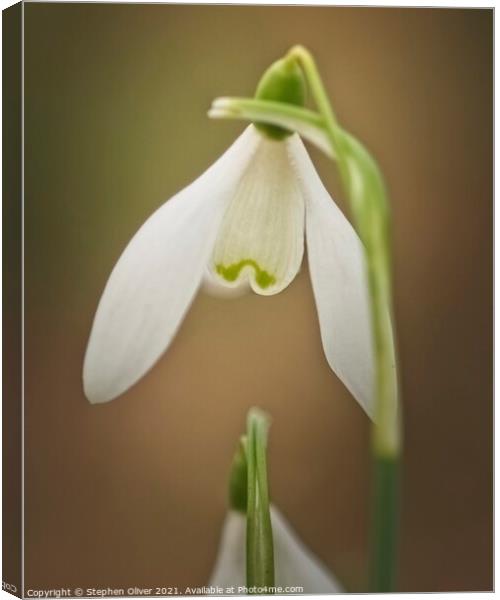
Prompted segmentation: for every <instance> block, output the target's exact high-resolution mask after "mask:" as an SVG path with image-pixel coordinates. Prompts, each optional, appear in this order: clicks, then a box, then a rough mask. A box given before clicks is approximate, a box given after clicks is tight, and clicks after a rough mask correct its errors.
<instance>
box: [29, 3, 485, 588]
mask: <svg viewBox="0 0 500 600" xmlns="http://www.w3.org/2000/svg"><path fill="white" fill-rule="evenodd" d="M492 15H493V13H492V11H487V10H445V9H435V10H432V9H415V10H413V9H412V10H410V9H392V8H391V9H367V8H352V9H351V8H328V7H324V8H318V7H252V6H166V5H163V6H162V5H149V6H148V5H105V4H57V3H56V4H38V3H34V4H30V3H28V4H26V5H25V40H26V47H25V92H26V98H25V131H26V146H25V160H26V173H25V175H26V180H25V192H26V198H25V235H26V249H25V268H26V271H25V273H26V288H25V300H26V315H25V328H26V329H25V330H26V365H25V366H26V457H25V458H26V504H25V509H26V562H25V566H26V586H27V587H28V588H30V587H31V588H59V587H64V586H68V587H76V586H79V587H82V588H85V587H87V586H95V587H100V586H102V587H108V586H110V587H119V588H122V587H128V586H139V587H144V586H147V587H151V586H156V585H158V586H179V587H181V588H182V587H184V586H187V585H190V586H193V585H203V584H205V583H206V582H207V579H208V576H209V573H210V571H211V568H212V566H213V561H214V557H215V551H216V548H217V545H218V537H219V530H220V525H221V523H222V520H223V517H224V514H225V510H226V481H227V475H228V468H229V465H230V461H231V458H232V454H233V450H234V448H235V444H236V442H237V439H238V436H239V435H240V433H241V432H242V430H243V428H244V421H245V415H246V412H247V409H248V408H249V407H250V406H252V405H259V406H261V407H262V408H264V409H266V410H267V411H269V413H270V414H271V415H272V417H273V419H274V422H273V426H272V431H271V441H270V449H269V453H270V458H269V460H270V478H271V491H272V496H273V499H274V501H275V503H276V504H277V505H279V507H280V509H281V510H282V511H283V512H284V513H285V514H286V516H287V517H288V519H289V520H290V521H291V522H292V524H293V526H294V527H295V528H296V530H297V531H298V532H299V534H300V535H301V537H302V538H303V540H304V541H305V542H306V543H307V544H308V545H309V546H310V548H311V549H312V550H313V551H314V552H315V553H316V554H317V555H318V556H319V557H320V558H321V559H322V560H323V561H324V562H325V563H326V564H327V565H328V566H329V567H330V568H331V569H332V570H334V571H335V573H336V574H337V576H338V577H339V578H340V579H341V581H342V582H343V583H344V585H345V586H346V588H347V589H348V590H352V591H354V590H364V589H366V576H365V572H366V567H367V542H368V529H369V500H370V479H369V478H370V464H369V459H368V449H369V426H368V423H367V419H366V417H365V416H364V414H363V413H362V411H361V410H360V408H359V407H358V406H357V405H356V403H355V402H354V401H353V399H352V398H351V397H350V396H349V394H348V393H347V392H346V390H345V389H344V388H343V386H342V384H341V383H340V382H339V381H338V380H337V378H336V377H335V376H334V375H333V374H332V372H331V371H330V370H329V368H328V366H327V363H326V361H325V359H324V356H323V353H322V349H321V343H320V335H319V328H318V323H317V318H316V314H315V307H314V302H313V297H312V292H311V287H310V283H309V278H308V270H307V265H306V264H305V263H304V265H303V268H302V271H301V273H300V275H299V276H298V277H297V279H296V280H295V281H294V282H293V284H292V285H291V286H290V287H289V288H288V289H287V290H286V291H285V292H284V293H282V294H279V295H277V296H274V297H269V298H262V297H257V296H255V295H248V296H245V297H242V298H239V299H234V300H222V299H216V298H212V297H209V296H207V295H204V294H203V293H200V295H198V297H197V298H196V300H195V302H194V304H193V306H192V309H191V310H190V312H189V314H188V316H187V318H186V320H185V322H184V324H183V326H182V328H181V330H180V332H179V334H178V335H177V337H176V339H175V341H174V343H173V344H172V346H171V348H170V349H169V350H168V352H167V353H166V354H165V356H164V357H163V358H162V359H161V360H160V361H159V363H158V364H157V365H156V366H155V368H154V369H153V370H152V371H151V372H150V373H149V374H148V375H147V376H146V377H145V378H144V379H143V380H141V382H140V383H139V384H138V385H136V386H135V387H134V388H133V389H131V390H130V391H129V392H128V393H127V394H125V395H124V396H123V397H121V398H120V399H118V400H116V401H113V402H111V403H109V404H107V405H103V406H90V404H89V403H88V402H87V401H86V399H85V397H84V395H83V392H82V384H81V369H82V360H83V355H84V351H85V347H86V342H87V338H88V334H89V331H90V326H91V323H92V319H93V315H94V311H95V308H96V305H97V301H98V299H99V296H100V294H101V291H102V289H103V286H104V284H105V282H106V279H107V277H108V275H109V273H110V270H111V268H112V266H113V264H114V263H115V261H116V259H117V258H118V256H119V254H120V253H121V251H122V249H123V248H124V246H125V244H126V243H127V241H128V240H129V238H130V237H131V236H132V234H133V233H134V232H135V231H136V230H137V228H138V227H139V226H140V225H141V223H142V222H143V221H144V220H145V218H146V217H147V216H148V215H149V214H150V213H151V212H152V211H153V210H154V209H155V208H156V207H157V206H159V205H160V204H161V203H162V202H163V201H165V200H166V199H167V198H168V197H170V196H171V195H172V194H174V193H175V192H176V191H178V190H179V189H181V188H182V187H183V186H185V185H186V184H187V183H189V182H190V181H191V180H192V179H193V178H195V177H196V176H197V175H198V174H200V173H201V172H202V171H203V170H204V169H205V168H206V167H207V166H208V165H210V164H211V162H213V161H214V160H215V159H216V158H217V157H218V156H219V155H220V154H221V152H222V151H223V150H224V149H225V148H226V147H227V146H228V145H229V144H230V143H231V142H232V141H233V140H234V138H235V137H236V136H237V135H238V133H239V132H240V131H241V130H242V128H243V126H244V125H243V124H241V123H235V122H233V123H230V122H212V121H210V120H209V119H208V118H207V116H206V111H207V109H208V107H209V105H210V103H211V101H212V99H213V98H215V97H217V96H221V95H230V94H232V95H251V94H252V93H253V90H254V88H255V85H256V83H257V81H258V79H259V77H260V75H261V74H262V72H263V70H264V69H265V68H266V67H267V66H268V65H269V64H270V63H271V62H272V61H273V60H275V59H276V58H278V57H280V56H281V55H282V54H283V53H284V52H285V51H286V50H287V49H288V47H289V46H291V45H293V44H295V43H302V44H304V45H306V46H308V47H309V48H310V49H311V50H312V51H313V52H314V54H315V56H316V58H317V61H318V63H319V66H320V69H321V72H322V74H323V77H324V79H325V82H326V85H327V88H328V90H329V92H330V94H331V98H332V101H333V105H334V107H335V109H336V111H337V114H338V116H339V119H340V121H341V122H342V123H343V124H344V126H345V127H346V128H347V129H349V130H350V131H352V132H353V133H354V134H355V135H357V136H359V137H360V138H361V139H362V140H363V141H364V142H365V143H366V144H367V146H368V147H369V148H370V149H371V150H372V151H373V152H374V154H375V155H376V157H377V158H378V160H379V162H380V165H381V167H382V169H383V172H384V174H385V176H386V179H387V184H388V188H389V190H390V194H391V198H392V206H393V213H394V255H395V256H394V263H395V264H394V271H395V304H396V315H397V323H398V338H399V348H400V356H401V365H402V368H403V371H402V398H403V402H404V416H405V442H406V445H405V457H404V458H405V468H404V477H403V494H404V504H403V512H402V541H401V552H400V573H399V582H398V589H399V590H402V591H441V590H487V589H491V587H492ZM311 154H312V157H313V160H314V161H315V163H316V165H317V168H318V170H319V171H320V173H321V175H322V177H323V179H324V181H325V183H326V184H327V186H328V188H329V189H330V190H331V192H332V194H334V196H335V197H336V198H337V199H338V202H339V204H340V206H341V207H343V208H344V210H346V209H347V207H346V203H345V200H344V198H343V195H342V193H341V190H340V187H339V184H338V180H337V178H336V176H335V173H334V170H333V169H332V168H331V164H330V163H329V162H328V161H327V159H325V158H324V157H322V156H321V155H320V154H319V153H318V152H317V151H315V150H314V149H311Z"/></svg>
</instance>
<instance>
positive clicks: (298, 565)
mask: <svg viewBox="0 0 500 600" xmlns="http://www.w3.org/2000/svg"><path fill="white" fill-rule="evenodd" d="M271 522H272V526H273V538H274V559H275V582H276V587H283V588H284V587H288V588H290V587H293V588H303V590H302V591H303V593H305V594H321V593H323V594H331V593H337V592H342V588H341V586H340V585H339V583H338V582H337V581H336V579H335V577H334V576H333V575H332V574H331V573H329V572H328V571H327V570H326V568H325V567H324V566H323V565H321V564H320V562H319V561H318V559H317V558H316V557H315V556H314V555H313V554H312V553H311V552H310V550H308V549H307V548H306V547H305V546H304V544H303V543H302V542H301V541H300V539H299V538H298V537H297V535H296V533H295V532H294V531H293V530H292V528H291V527H290V525H289V524H288V522H287V521H286V519H285V518H284V517H283V515H281V513H280V512H279V511H278V510H277V509H276V507H274V506H272V507H271ZM209 585H212V586H219V587H222V588H224V589H227V588H228V587H232V586H234V587H235V588H236V589H235V592H236V593H238V587H239V586H245V585H246V517H245V515H244V514H242V513H239V512H236V511H230V512H229V514H228V515H227V517H226V520H225V522H224V526H223V530H222V536H221V541H220V548H219V554H218V556H217V560H216V563H215V568H214V572H213V574H212V576H211V578H210V583H209ZM240 593H241V592H240ZM295 593H299V590H298V589H296V590H295Z"/></svg>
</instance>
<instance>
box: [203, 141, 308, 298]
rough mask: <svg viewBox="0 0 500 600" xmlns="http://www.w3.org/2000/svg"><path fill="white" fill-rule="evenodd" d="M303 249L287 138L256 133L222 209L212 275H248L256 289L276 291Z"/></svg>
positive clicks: (233, 279) (228, 281)
mask: <svg viewBox="0 0 500 600" xmlns="http://www.w3.org/2000/svg"><path fill="white" fill-rule="evenodd" d="M259 135H260V134H259ZM303 253H304V200H303V197H302V193H301V191H300V188H299V185H298V181H297V177H296V175H295V173H294V172H293V169H292V167H291V164H290V160H289V156H288V153H287V147H286V143H285V142H277V141H273V140H268V139H266V138H264V137H263V136H261V140H260V143H259V147H258V149H257V151H256V152H255V154H254V156H253V158H252V160H251V162H250V163H249V165H248V167H247V169H246V172H245V174H244V176H243V177H242V178H241V180H240V183H239V185H238V189H237V190H236V193H235V195H234V198H233V199H232V201H231V203H230V204H229V206H228V208H227V210H226V213H225V215H224V220H223V222H222V225H221V228H220V231H219V234H218V236H217V242H216V244H215V248H214V252H213V257H212V260H211V263H210V266H211V271H212V274H213V277H214V279H216V280H217V281H219V282H220V283H221V284H223V285H226V286H239V285H240V283H241V281H242V280H245V279H247V280H248V281H249V283H250V285H251V287H252V289H253V290H254V291H255V292H256V293H258V294H263V295H270V294H276V293H278V292H280V291H281V290H283V289H284V288H285V287H286V286H287V285H288V284H289V283H290V282H291V281H292V280H293V278H294V277H295V275H296V274H297V272H298V270H299V268H300V264H301V262H302V257H303Z"/></svg>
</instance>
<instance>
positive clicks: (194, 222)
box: [83, 69, 374, 416]
mask: <svg viewBox="0 0 500 600" xmlns="http://www.w3.org/2000/svg"><path fill="white" fill-rule="evenodd" d="M270 72H271V74H272V75H273V77H274V75H275V73H274V74H273V72H272V69H270ZM265 79H266V75H265V76H264V78H263V81H264V83H265V84H266V85H264V87H265V88H266V90H267V91H268V92H269V90H271V92H272V93H268V96H269V97H273V93H274V87H275V83H276V78H275V77H274V78H272V79H271V80H270V83H269V81H266V80H265ZM290 81H292V85H289V83H290ZM294 82H295V80H293V79H292V80H288V79H287V80H286V82H285V83H286V85H285V86H284V87H285V88H286V89H287V94H288V96H290V97H291V96H293V97H294V98H297V102H299V101H300V93H301V92H300V89H299V88H298V87H294ZM278 83H279V81H278ZM281 83H282V82H281ZM261 84H262V82H261ZM267 84H269V85H267ZM273 86H274V87H273ZM261 87H262V85H261ZM278 87H279V86H278ZM281 87H282V88H283V86H281ZM274 97H276V94H274ZM265 127H267V130H266V129H264V128H265ZM305 239H306V240H307V256H308V261H309V270H310V276H311V282H312V288H313V292H314V297H315V301H316V307H317V312H318V318H319V325H320V330H321V339H322V343H323V348H324V352H325V355H326V359H327V361H328V363H329V365H330V367H331V368H332V369H333V371H334V372H335V373H336V374H337V375H338V377H339V378H340V379H341V380H342V381H343V383H344V384H345V385H346V387H347V388H348V389H349V391H350V392H351V393H352V395H353V396H354V397H355V398H356V399H357V400H358V402H359V403H360V404H361V406H362V407H363V408H364V409H365V411H366V412H367V413H368V414H369V415H370V416H371V415H372V409H373V406H372V403H373V390H372V388H373V379H374V376H373V356H372V354H373V349H372V338H371V329H370V313H369V300H368V291H367V285H366V281H365V270H364V258H363V250H362V246H361V242H360V240H359V238H358V236H357V234H356V233H355V231H354V229H353V228H352V227H351V225H350V223H349V222H348V221H347V219H346V218H345V217H344V215H343V214H342V212H341V211H340V209H339V208H338V207H337V205H336V204H335V202H334V201H333V200H332V198H331V197H330V195H329V194H328V192H327V190H326V189H325V187H324V186H323V184H322V182H321V180H320V178H319V176H318V174H317V173H316V170H315V168H314V166H313V164H312V162H311V160H310V158H309V156H308V154H307V151H306V149H305V147H304V145H303V143H302V141H301V139H300V138H299V136H298V135H297V134H295V133H294V134H291V132H283V130H281V131H280V130H279V129H278V128H276V127H274V128H273V127H272V126H262V125H260V126H254V125H250V126H248V127H247V129H246V130H245V131H244V133H243V134H242V135H241V136H240V137H239V138H238V139H237V140H236V142H235V143H234V144H233V145H232V146H231V147H230V148H229V149H228V150H227V151H226V152H225V153H224V154H223V155H222V156H221V157H220V158H219V160H217V162H215V164H213V165H212V166H211V167H210V168H209V169H208V170H207V171H206V172H205V173H204V174H203V175H201V177H199V178H198V179H197V180H195V181H194V182H193V183H192V184H191V185H189V186H188V187H186V188H185V189H183V190H182V191H180V192H179V193H178V194H176V195H175V196H174V197H173V198H171V199H170V200H169V201H168V202H166V203H165V204H163V205H162V206H161V207H160V208H159V209H158V210H157V211H156V212H155V213H153V215H152V216H151V217H150V218H149V219H148V220H147V221H146V222H145V223H144V225H143V226H142V227H141V228H140V229H139V231H138V232H137V233H136V234H135V236H134V237H133V238H132V240H131V241H130V243H129V244H128V246H127V247H126V249H125V251H124V252H123V254H122V256H121V257H120V259H119V260H118V262H117V264H116V266H115V267H114V269H113V271H112V273H111V276H110V278H109V280H108V282H107V284H106V287H105V290H104V293H103V295H102V298H101V300H100V303H99V306H98V309H97V313H96V316H95V320H94V323H93V327H92V331H91V335H90V339H89V343H88V348H87V353H86V356H85V362H84V372H83V379H84V389H85V393H86V395H87V397H88V399H89V400H90V401H91V402H93V403H99V402H107V401H109V400H112V399H113V398H115V397H116V396H118V395H120V394H122V393H123V392H125V391H126V390H127V389H128V388H129V387H130V386H132V385H133V384H134V383H136V382H137V381H138V380H139V379H140V378H141V377H142V376H143V375H144V374H145V373H146V372H147V371H148V370H149V369H150V368H151V367H152V366H153V365H154V364H155V362H156V361H157V360H158V359H159V358H160V356H161V355H162V354H163V353H164V352H165V350H166V349H167V348H168V346H169V344H170V343H171V341H172V339H173V337H174V335H175V334H176V332H177V330H178V329H179V327H180V325H181V323H182V320H183V318H184V316H185V314H186V312H187V310H188V309H189V306H190V304H191V302H192V301H193V299H194V297H195V295H196V293H197V290H198V289H199V287H200V285H201V283H202V281H203V280H204V279H205V278H206V277H207V276H208V278H209V279H210V281H211V285H212V287H213V286H214V285H215V286H218V287H220V288H223V289H232V290H234V289H241V287H242V286H247V287H248V289H251V290H252V291H253V292H255V293H256V294H260V295H262V296H270V295H273V294H278V293H279V292H282V291H283V290H284V289H285V288H286V287H287V286H288V285H290V283H291V282H292V281H293V279H294V278H295V276H296V275H297V273H298V271H299V269H300V267H301V264H302V259H303V254H304V245H305V244H304V242H305Z"/></svg>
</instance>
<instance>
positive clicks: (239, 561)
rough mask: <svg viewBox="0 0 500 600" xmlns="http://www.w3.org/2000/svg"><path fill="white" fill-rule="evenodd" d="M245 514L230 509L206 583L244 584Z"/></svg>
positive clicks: (225, 587) (219, 585) (222, 584)
mask: <svg viewBox="0 0 500 600" xmlns="http://www.w3.org/2000/svg"><path fill="white" fill-rule="evenodd" d="M246 529H247V521H246V516H245V515H244V514H243V513H241V512H238V511H236V510H230V511H229V512H228V514H227V515H226V518H225V520H224V523H223V525H222V534H221V538H220V542H219V550H218V553H217V558H216V559H215V566H214V570H213V572H212V575H211V576H210V581H209V584H208V585H211V586H218V587H221V588H224V591H225V590H226V589H227V588H229V587H231V586H235V587H236V590H235V593H241V592H238V587H240V586H244V585H246Z"/></svg>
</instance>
